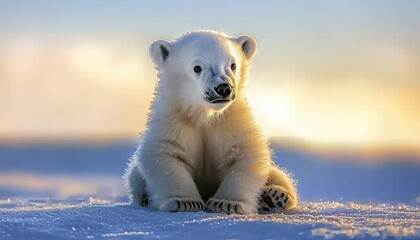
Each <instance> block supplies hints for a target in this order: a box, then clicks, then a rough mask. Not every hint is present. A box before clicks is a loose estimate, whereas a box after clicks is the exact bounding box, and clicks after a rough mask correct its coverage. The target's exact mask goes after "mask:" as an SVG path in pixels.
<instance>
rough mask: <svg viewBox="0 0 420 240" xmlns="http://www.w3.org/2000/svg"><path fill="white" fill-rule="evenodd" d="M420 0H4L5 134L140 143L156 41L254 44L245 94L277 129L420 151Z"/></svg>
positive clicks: (0, 55)
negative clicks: (223, 38) (227, 38)
mask: <svg viewBox="0 0 420 240" xmlns="http://www.w3.org/2000/svg"><path fill="white" fill-rule="evenodd" d="M418 12H420V2H419V1H316V2H314V1H211V2H209V3H204V2H197V1H148V2H144V1H97V0H92V1H78V0H76V1H46V0H44V1H42V0H41V1H30V0H26V1H20V0H16V1H1V2H0V141H12V140H22V139H23V140H25V139H30V140H31V141H39V140H45V139H50V140H51V139H52V140H55V139H63V140H66V139H73V140H74V139H133V138H136V137H137V136H138V132H140V131H141V130H142V129H144V127H145V122H146V118H147V111H148V106H149V103H150V101H151V99H152V92H153V88H154V85H155V83H156V81H157V77H156V70H155V69H154V66H153V64H152V61H151V60H150V58H149V56H148V47H149V45H150V44H151V43H152V42H153V41H154V40H157V39H165V40H173V39H175V38H176V37H177V36H179V35H181V34H182V33H184V32H186V31H190V30H197V29H212V30H217V31H223V32H225V33H227V34H229V35H234V36H239V35H242V34H250V35H253V36H254V37H255V38H256V39H257V41H258V53H257V56H256V57H255V58H254V61H253V66H252V70H251V75H250V79H249V88H248V92H247V95H248V98H249V102H250V105H251V107H252V109H253V113H254V116H255V118H256V119H257V122H259V123H260V125H261V127H262V129H263V130H264V132H265V133H266V134H267V135H268V136H269V137H278V136H287V137H296V138H299V139H304V140H307V141H310V142H314V143H321V144H357V145H387V146H388V145H391V146H404V147H410V148H414V149H420V68H419V67H418V66H420V15H419V14H418Z"/></svg>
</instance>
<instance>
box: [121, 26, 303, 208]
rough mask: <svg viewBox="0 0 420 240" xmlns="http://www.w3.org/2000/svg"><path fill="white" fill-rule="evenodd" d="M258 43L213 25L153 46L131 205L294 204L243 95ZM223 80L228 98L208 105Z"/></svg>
mask: <svg viewBox="0 0 420 240" xmlns="http://www.w3.org/2000/svg"><path fill="white" fill-rule="evenodd" d="M256 47H257V43H256V41H255V39H254V38H253V37H251V36H242V37H239V38H233V37H229V36H226V35H224V34H221V33H217V32H212V31H198V32H189V33H186V34H184V35H182V36H181V37H180V38H178V39H177V40H175V41H173V42H167V41H163V40H159V41H156V42H154V43H153V44H152V45H151V47H150V56H151V57H152V59H153V61H154V63H155V65H156V67H157V69H158V71H159V77H160V81H159V82H158V85H157V88H156V92H155V98H154V101H153V104H152V106H151V109H150V110H151V111H150V115H149V120H148V124H147V130H146V131H145V132H144V134H143V136H142V138H141V142H140V144H139V147H138V149H137V151H136V153H135V154H134V155H133V157H132V158H131V162H130V163H129V166H128V168H127V171H126V174H125V175H124V179H125V182H126V186H127V188H128V192H129V195H130V197H131V199H132V201H133V202H134V203H137V204H141V205H147V204H148V203H149V200H150V204H151V206H152V207H153V208H155V209H157V210H160V211H201V210H204V209H207V210H209V211H217V212H233V213H241V214H245V213H255V212H257V211H258V209H260V210H262V209H263V208H264V211H265V210H267V207H271V208H270V209H269V210H272V209H275V208H276V209H277V210H279V209H280V210H284V209H289V208H293V207H295V206H296V205H297V202H298V197H297V192H296V188H295V184H294V182H293V180H292V179H291V178H290V176H289V175H288V174H287V173H286V172H285V171H283V170H281V169H280V168H278V167H276V166H274V165H273V161H272V158H271V151H270V148H269V144H268V143H267V141H266V139H265V137H264V136H263V135H262V133H261V131H260V129H259V127H258V126H257V124H256V123H255V121H254V118H253V116H252V114H251V110H250V107H249V106H248V103H247V101H246V96H245V95H244V87H245V83H246V77H247V75H248V70H249V65H250V61H251V60H252V57H253V56H254V54H255V52H256ZM232 63H234V64H235V65H236V68H234V67H233V66H232ZM196 66H200V69H201V71H200V72H199V73H197V72H195V70H194V69H195V67H196ZM222 83H226V84H229V85H230V86H231V87H232V93H231V94H230V96H229V97H226V98H225V100H226V101H222V102H218V103H211V101H210V100H211V99H213V97H214V96H216V97H220V96H219V95H218V94H217V91H216V90H215V89H216V87H217V86H218V85H220V84H222ZM209 99H210V100H209ZM272 187H273V188H272ZM271 188H272V190H273V193H274V191H276V194H277V195H279V196H280V194H281V193H284V194H283V195H282V196H286V197H287V198H285V197H283V198H282V199H283V200H285V201H283V200H282V201H283V202H282V203H283V204H279V205H282V207H281V208H280V207H278V206H275V207H272V202H270V201H271V200H270V199H269V198H268V197H267V196H266V195H267V194H268V191H270V189H271ZM263 191H264V192H266V193H265V194H266V195H264V193H263ZM270 194H271V191H270ZM277 195H274V194H273V195H272V199H273V201H274V199H276V198H278V197H277ZM263 205H264V206H263ZM274 205H275V204H274ZM283 205H285V206H283Z"/></svg>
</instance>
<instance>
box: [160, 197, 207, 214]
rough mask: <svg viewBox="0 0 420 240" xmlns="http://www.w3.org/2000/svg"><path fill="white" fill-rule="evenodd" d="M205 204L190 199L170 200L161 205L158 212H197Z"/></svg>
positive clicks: (202, 208)
mask: <svg viewBox="0 0 420 240" xmlns="http://www.w3.org/2000/svg"><path fill="white" fill-rule="evenodd" d="M204 208H205V204H204V202H203V201H202V200H198V199H191V198H170V199H168V200H166V201H165V202H163V203H162V205H161V207H160V210H161V211H168V212H199V211H203V210H204Z"/></svg>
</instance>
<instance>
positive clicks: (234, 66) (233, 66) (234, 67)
mask: <svg viewBox="0 0 420 240" xmlns="http://www.w3.org/2000/svg"><path fill="white" fill-rule="evenodd" d="M230 69H232V71H234V70H235V69H236V64H235V63H232V64H231V65H230Z"/></svg>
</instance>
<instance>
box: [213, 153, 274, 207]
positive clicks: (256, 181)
mask: <svg viewBox="0 0 420 240" xmlns="http://www.w3.org/2000/svg"><path fill="white" fill-rule="evenodd" d="M268 169H269V167H268V166H266V164H265V163H255V162H254V163H252V164H249V163H248V164H247V162H245V161H244V162H238V163H236V164H235V165H233V166H232V167H231V168H230V169H229V170H228V171H227V173H226V174H225V176H224V178H223V180H222V182H221V184H220V186H219V188H218V190H217V191H216V193H215V194H214V196H213V197H212V198H210V199H209V200H208V201H207V209H208V210H209V211H211V212H225V213H238V214H248V213H256V212H257V205H258V204H257V199H258V196H259V193H260V190H261V188H262V187H263V186H264V183H265V181H266V179H267V174H268Z"/></svg>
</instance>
